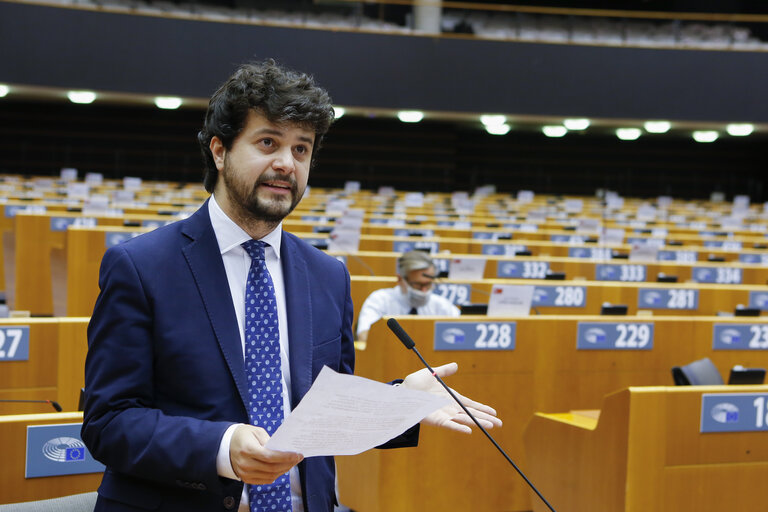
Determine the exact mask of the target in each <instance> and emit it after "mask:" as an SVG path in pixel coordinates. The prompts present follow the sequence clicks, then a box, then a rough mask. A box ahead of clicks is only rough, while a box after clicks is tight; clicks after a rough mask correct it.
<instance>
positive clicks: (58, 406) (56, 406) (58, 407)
mask: <svg viewBox="0 0 768 512" xmlns="http://www.w3.org/2000/svg"><path fill="white" fill-rule="evenodd" d="M49 402H50V403H51V405H52V406H53V408H54V409H56V412H61V411H62V409H61V405H59V402H54V401H53V400H49Z"/></svg>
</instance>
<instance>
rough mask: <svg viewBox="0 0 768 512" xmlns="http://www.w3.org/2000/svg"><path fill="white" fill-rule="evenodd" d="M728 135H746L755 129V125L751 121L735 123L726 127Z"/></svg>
mask: <svg viewBox="0 0 768 512" xmlns="http://www.w3.org/2000/svg"><path fill="white" fill-rule="evenodd" d="M725 129H726V131H727V132H728V135H731V136H733V137H746V136H747V135H750V134H751V133H752V132H753V131H755V126H754V125H752V124H749V123H733V124H729V125H728V126H726V127H725Z"/></svg>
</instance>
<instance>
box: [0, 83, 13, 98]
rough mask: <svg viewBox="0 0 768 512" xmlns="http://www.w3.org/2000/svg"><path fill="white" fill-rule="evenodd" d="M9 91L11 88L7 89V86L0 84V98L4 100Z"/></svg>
mask: <svg viewBox="0 0 768 512" xmlns="http://www.w3.org/2000/svg"><path fill="white" fill-rule="evenodd" d="M10 90H11V88H10V87H8V86H7V85H3V84H0V98H4V97H5V96H7V95H8V93H9V92H10Z"/></svg>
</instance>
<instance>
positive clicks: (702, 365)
mask: <svg viewBox="0 0 768 512" xmlns="http://www.w3.org/2000/svg"><path fill="white" fill-rule="evenodd" d="M672 378H673V379H674V381H675V386H719V385H722V384H725V383H724V382H723V377H722V376H721V375H720V372H719V371H717V368H716V367H715V365H714V364H713V363H712V361H710V359H709V358H708V357H705V358H704V359H699V360H698V361H694V362H692V363H688V364H686V365H685V366H675V367H673V368H672Z"/></svg>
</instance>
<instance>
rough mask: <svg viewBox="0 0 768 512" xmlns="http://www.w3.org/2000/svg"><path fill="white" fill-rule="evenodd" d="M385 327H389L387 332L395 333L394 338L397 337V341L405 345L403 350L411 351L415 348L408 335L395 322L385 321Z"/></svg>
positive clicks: (391, 320)
mask: <svg viewBox="0 0 768 512" xmlns="http://www.w3.org/2000/svg"><path fill="white" fill-rule="evenodd" d="M387 327H389V330H390V331H392V332H393V333H395V336H397V339H399V340H400V341H401V342H402V343H403V345H405V348H407V349H408V350H411V349H412V348H413V347H415V346H416V343H414V341H413V340H412V339H411V337H410V336H408V333H406V332H405V330H403V328H402V327H401V326H400V324H399V323H398V322H397V320H395V319H394V318H390V319H389V320H387Z"/></svg>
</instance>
